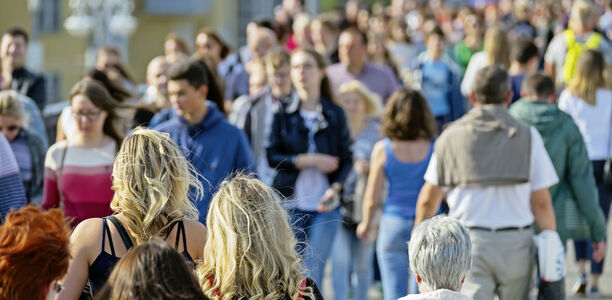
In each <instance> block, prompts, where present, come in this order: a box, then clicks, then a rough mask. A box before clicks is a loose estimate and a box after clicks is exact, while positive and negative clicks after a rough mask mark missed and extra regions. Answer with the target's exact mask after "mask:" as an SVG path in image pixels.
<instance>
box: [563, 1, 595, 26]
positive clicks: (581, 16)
mask: <svg viewBox="0 0 612 300" xmlns="http://www.w3.org/2000/svg"><path fill="white" fill-rule="evenodd" d="M597 17H598V15H597V11H596V8H595V7H594V6H593V4H592V3H591V1H588V0H578V1H576V2H574V5H572V9H571V10H570V17H569V21H568V24H567V25H568V28H570V29H571V30H573V31H577V30H592V29H593V28H592V26H593V22H594V21H593V20H594V19H595V20H596V19H597Z"/></svg>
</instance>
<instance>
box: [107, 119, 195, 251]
mask: <svg viewBox="0 0 612 300" xmlns="http://www.w3.org/2000/svg"><path fill="white" fill-rule="evenodd" d="M195 174H197V173H196V171H195V169H194V168H193V166H192V165H191V164H189V163H188V162H187V160H186V159H185V157H184V156H183V154H182V153H181V151H180V150H179V147H178V146H177V145H176V144H175V143H174V142H173V141H172V140H171V139H170V137H169V136H168V135H167V134H165V133H161V132H158V131H155V130H150V129H144V128H136V129H135V130H134V132H132V134H130V135H129V136H128V137H126V138H125V140H124V141H123V145H122V146H121V149H120V150H119V153H118V154H117V159H116V160H115V164H114V166H113V176H112V177H113V190H114V191H115V195H114V196H113V201H112V202H111V209H112V210H113V211H114V212H115V213H121V214H123V216H125V219H122V221H125V222H123V225H124V226H125V227H126V229H127V231H128V232H129V233H130V236H132V237H134V238H135V239H136V241H135V244H136V245H139V244H141V243H144V242H146V241H148V240H149V238H150V237H151V236H154V235H163V234H166V232H165V231H166V230H167V228H168V227H169V226H170V225H171V224H172V223H173V222H175V221H178V220H182V219H190V220H195V219H197V218H198V210H197V209H196V207H195V206H194V204H193V203H192V201H191V200H190V199H189V196H188V192H189V190H190V188H193V189H194V190H195V192H196V199H199V195H201V193H202V184H201V183H200V182H199V181H198V180H197V178H196V177H195Z"/></svg>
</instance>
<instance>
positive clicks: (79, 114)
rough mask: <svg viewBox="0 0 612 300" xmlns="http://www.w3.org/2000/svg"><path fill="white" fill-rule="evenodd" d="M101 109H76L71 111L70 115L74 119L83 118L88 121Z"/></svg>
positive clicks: (94, 117)
mask: <svg viewBox="0 0 612 300" xmlns="http://www.w3.org/2000/svg"><path fill="white" fill-rule="evenodd" d="M100 113H101V111H99V110H98V111H77V112H73V113H72V115H73V116H74V118H75V119H80V118H85V119H87V120H89V121H93V120H95V119H97V118H98V117H99V116H100Z"/></svg>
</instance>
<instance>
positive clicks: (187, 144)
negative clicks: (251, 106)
mask: <svg viewBox="0 0 612 300" xmlns="http://www.w3.org/2000/svg"><path fill="white" fill-rule="evenodd" d="M206 105H207V107H208V111H207V112H206V115H205V116H204V119H203V120H202V123H200V124H196V125H193V126H191V125H189V124H188V123H187V121H186V120H185V118H183V117H180V116H177V117H174V118H172V119H170V120H168V121H166V122H163V123H161V124H159V125H158V126H156V127H155V129H156V130H159V131H161V132H167V133H169V134H170V137H171V138H172V140H174V142H176V144H177V145H178V146H179V148H181V151H182V152H183V154H184V155H185V157H186V158H187V160H188V161H189V162H190V163H192V164H193V166H194V167H195V169H196V170H197V171H198V173H199V174H198V179H199V180H200V182H201V183H202V186H203V187H204V194H203V196H202V198H201V199H195V200H196V201H195V205H196V207H197V208H198V211H199V212H200V218H199V220H200V222H202V223H205V222H206V214H207V213H208V206H209V204H210V200H211V198H212V196H213V194H214V193H215V192H216V191H217V188H218V185H219V184H220V183H221V181H223V179H225V178H226V177H227V176H228V175H230V174H231V173H233V172H236V171H243V172H246V173H252V172H255V160H254V159H253V154H252V153H251V149H250V148H249V143H248V141H247V139H246V136H245V134H244V132H243V131H242V130H240V129H238V128H236V127H234V126H233V125H231V124H230V123H229V122H228V121H227V120H226V119H225V117H224V116H223V114H222V113H221V112H220V111H219V109H218V108H217V106H216V105H215V104H214V103H213V102H210V101H206ZM192 196H193V195H192ZM192 199H193V197H192Z"/></svg>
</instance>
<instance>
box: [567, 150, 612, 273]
mask: <svg viewBox="0 0 612 300" xmlns="http://www.w3.org/2000/svg"><path fill="white" fill-rule="evenodd" d="M592 163H593V173H594V174H595V182H596V183H597V192H598V194H599V207H601V209H602V210H603V213H604V217H606V223H607V222H608V216H609V214H610V203H611V202H612V191H610V190H608V189H607V188H606V187H605V186H604V184H603V169H604V164H605V161H604V160H595V161H592ZM574 248H575V249H576V260H582V259H590V260H591V274H601V273H602V272H603V266H604V260H602V261H601V262H599V263H596V262H595V261H593V258H592V255H593V248H592V246H591V242H590V241H574Z"/></svg>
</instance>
